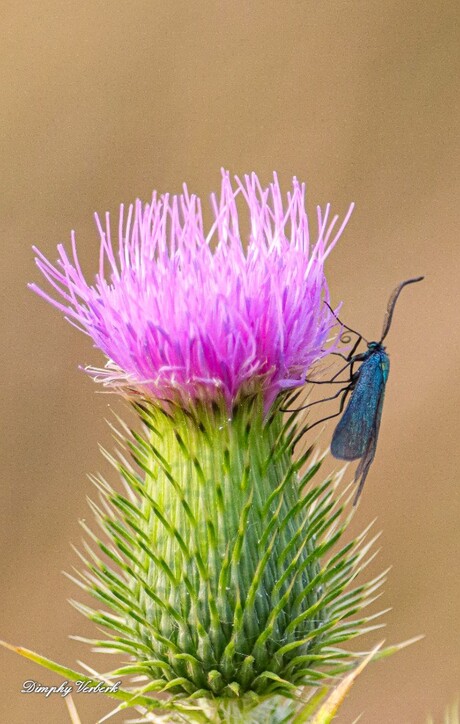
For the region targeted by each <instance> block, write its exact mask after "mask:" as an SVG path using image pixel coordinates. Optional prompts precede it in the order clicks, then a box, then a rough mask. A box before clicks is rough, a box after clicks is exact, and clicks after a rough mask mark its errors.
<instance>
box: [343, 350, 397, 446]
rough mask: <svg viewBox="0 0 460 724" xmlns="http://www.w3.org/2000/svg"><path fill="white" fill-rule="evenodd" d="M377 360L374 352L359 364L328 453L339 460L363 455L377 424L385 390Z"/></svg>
mask: <svg viewBox="0 0 460 724" xmlns="http://www.w3.org/2000/svg"><path fill="white" fill-rule="evenodd" d="M380 362H381V361H380V355H376V356H375V357H371V358H370V359H368V360H366V361H365V362H364V363H363V364H362V365H361V367H360V372H359V377H358V381H357V383H356V387H355V389H354V390H353V392H352V394H351V399H350V402H349V403H348V405H347V408H346V410H345V412H344V414H343V415H342V418H341V420H340V422H339V424H338V425H337V427H336V428H335V430H334V434H333V436H332V442H331V453H332V455H333V456H334V457H335V458H338V459H339V460H356V459H357V458H361V457H363V455H364V454H365V453H366V450H368V448H369V445H370V443H371V440H372V436H373V433H375V429H376V425H377V427H378V425H380V418H381V415H382V405H383V396H384V393H385V378H384V375H383V370H382V367H381V363H380ZM376 442H377V441H376Z"/></svg>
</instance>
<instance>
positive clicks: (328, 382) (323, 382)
mask: <svg viewBox="0 0 460 724" xmlns="http://www.w3.org/2000/svg"><path fill="white" fill-rule="evenodd" d="M351 364H353V360H352V359H349V360H348V362H347V364H346V365H344V366H343V367H342V368H341V369H340V370H339V371H338V372H336V373H335V375H334V376H333V377H331V379H330V380H308V379H306V380H305V382H309V383H310V384H312V385H331V384H336V385H343V383H344V381H345V380H337V377H338V376H339V375H341V374H342V372H344V371H345V370H346V369H347V367H349V366H350V365H351Z"/></svg>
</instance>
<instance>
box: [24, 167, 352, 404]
mask: <svg viewBox="0 0 460 724" xmlns="http://www.w3.org/2000/svg"><path fill="white" fill-rule="evenodd" d="M211 202H212V207H213V212H214V222H213V224H212V226H211V228H210V230H209V231H208V233H207V234H205V231H204V227H203V218H202V212H201V204H200V200H199V199H198V198H197V197H196V196H194V195H190V194H189V193H188V190H187V187H186V186H185V185H184V190H183V193H182V194H181V195H180V196H169V195H168V194H165V195H164V196H161V197H158V196H157V194H156V193H154V194H153V197H152V201H151V203H150V204H144V205H143V204H142V203H141V202H140V201H139V200H137V201H136V203H135V204H134V205H131V206H130V207H129V208H128V211H127V213H125V209H124V207H123V206H121V211H120V218H119V227H118V247H115V246H114V244H113V243H112V238H111V230H110V219H109V215H108V214H106V217H105V226H104V225H103V223H102V222H101V221H100V220H99V218H98V217H97V216H96V223H97V225H98V229H99V233H100V236H101V246H100V262H99V271H98V273H97V275H96V278H95V282H94V284H92V285H90V284H88V282H87V281H86V280H85V278H84V275H83V273H82V271H81V268H80V265H79V262H78V257H77V251H76V244H75V235H74V233H72V242H71V246H72V252H71V255H70V256H69V255H68V254H67V252H66V251H65V249H64V247H63V246H62V245H60V246H58V252H59V260H58V262H57V264H56V265H53V264H51V263H50V262H49V261H48V260H47V259H46V258H45V257H44V256H43V254H42V253H41V252H40V251H38V250H37V249H35V251H36V254H37V257H36V262H37V266H38V267H39V269H40V271H41V272H42V273H43V275H44V276H45V278H46V279H47V280H48V282H49V283H50V284H51V286H52V287H53V288H54V290H55V292H57V293H58V295H59V296H60V297H61V298H62V300H61V301H58V300H57V299H55V298H53V297H52V296H49V295H48V294H46V293H45V292H44V291H42V290H41V289H40V288H39V287H37V286H36V285H35V284H32V285H30V286H31V288H32V289H33V290H34V291H36V292H37V293H38V294H40V295H41V296H42V297H44V298H45V299H47V300H48V301H49V302H51V303H52V304H53V305H54V306H56V307H57V308H58V309H60V310H61V311H63V312H64V313H65V315H66V317H67V318H68V320H69V321H70V322H72V323H73V324H75V325H76V326H77V327H78V328H79V329H81V330H82V331H84V332H86V333H87V334H89V336H90V337H92V339H93V340H94V343H95V345H96V346H97V347H99V348H100V349H101V350H102V351H103V352H104V354H105V355H106V356H107V357H108V360H109V361H108V363H107V365H106V368H105V369H104V370H96V369H94V368H90V369H89V371H90V372H91V373H92V374H93V375H94V376H96V377H98V378H99V379H101V380H102V381H104V382H105V383H106V384H109V385H113V386H116V387H122V388H125V389H129V388H133V389H135V390H137V391H139V392H142V394H146V395H148V396H150V397H153V398H167V399H168V398H171V396H176V395H177V394H179V395H180V397H181V399H192V400H193V399H196V398H203V397H206V398H209V397H211V398H212V397H214V396H215V395H216V394H223V395H224V396H225V398H226V400H227V402H228V403H229V404H231V403H232V402H233V401H234V400H235V399H236V398H237V397H238V395H239V394H244V392H245V390H246V389H249V388H252V387H253V385H254V383H255V384H258V383H260V385H261V386H262V389H263V391H264V395H265V401H266V405H267V406H269V405H270V404H271V402H272V401H273V399H274V398H275V397H276V395H277V394H278V392H279V391H281V390H283V389H286V388H292V387H296V386H298V385H301V384H303V383H304V381H305V376H306V372H307V370H308V369H309V368H310V367H311V365H312V364H313V363H314V362H315V361H317V360H318V359H320V358H321V357H323V356H324V355H325V354H327V351H326V349H325V342H326V339H327V336H328V333H329V331H330V329H331V327H332V326H333V324H334V322H335V320H334V319H333V317H332V315H331V314H330V312H329V310H328V308H327V306H326V305H325V304H324V301H329V292H328V287H327V283H326V279H325V276H324V262H325V260H326V258H327V256H328V255H329V253H330V251H331V249H332V248H333V247H334V245H335V243H336V242H337V240H338V238H339V237H340V235H341V233H342V231H343V229H344V227H345V225H346V223H347V221H348V219H349V217H350V214H351V212H352V209H353V205H351V206H350V208H349V210H348V212H347V214H346V216H345V219H344V221H343V223H342V224H341V226H340V227H339V228H338V229H336V224H337V220H338V217H337V216H335V217H334V218H332V219H331V220H330V221H329V214H330V206H329V204H328V205H327V206H326V209H325V211H324V213H323V212H322V211H321V209H320V208H319V207H318V209H317V216H318V236H317V241H316V243H315V244H311V243H310V237H309V224H308V217H307V213H306V210H305V185H304V184H300V183H299V182H298V181H297V179H296V178H294V179H293V185H292V190H291V191H290V192H288V193H287V196H286V200H285V201H284V203H283V198H282V196H281V191H280V187H279V183H278V179H277V177H276V175H274V180H273V182H272V183H271V184H270V185H269V187H268V188H262V186H261V185H260V182H259V179H258V178H257V176H256V175H255V174H252V175H251V176H245V177H244V180H241V179H239V178H237V177H236V179H235V185H234V187H232V183H231V180H230V176H229V174H228V173H227V172H223V173H222V186H221V194H220V197H217V196H215V195H212V197H211ZM237 203H238V204H239V205H240V206H247V211H248V212H249V240H248V244H247V247H246V248H244V246H243V243H242V240H241V234H240V231H239V215H241V210H240V211H239V210H238V208H237Z"/></svg>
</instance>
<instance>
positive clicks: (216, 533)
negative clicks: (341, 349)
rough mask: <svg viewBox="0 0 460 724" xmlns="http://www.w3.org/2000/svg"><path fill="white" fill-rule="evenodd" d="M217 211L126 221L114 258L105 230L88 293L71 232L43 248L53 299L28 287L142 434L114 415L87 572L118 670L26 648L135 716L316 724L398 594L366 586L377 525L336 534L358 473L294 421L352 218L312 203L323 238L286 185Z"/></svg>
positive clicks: (164, 212)
mask: <svg viewBox="0 0 460 724" xmlns="http://www.w3.org/2000/svg"><path fill="white" fill-rule="evenodd" d="M211 202H212V210H213V217H214V220H213V223H212V225H211V227H210V229H209V230H208V231H207V232H205V230H204V224H203V219H202V211H201V205H200V201H199V199H198V198H197V197H196V196H194V195H191V194H189V192H188V190H187V188H186V187H185V186H184V190H183V193H182V195H180V196H169V195H164V196H161V197H159V196H157V195H156V194H154V195H153V198H152V201H151V203H148V204H145V205H143V204H142V203H141V202H140V201H137V202H136V203H135V204H134V205H133V206H130V207H129V209H128V210H127V212H126V211H125V209H124V208H123V207H121V212H120V218H119V222H118V244H116V245H115V244H114V243H113V241H112V232H111V227H110V218H109V216H108V215H107V216H106V217H105V222H104V223H103V222H102V221H100V220H99V219H96V220H97V225H98V229H99V233H100V237H101V244H100V262H99V271H98V273H97V274H96V277H95V280H94V282H93V283H92V284H90V283H88V282H87V281H86V279H85V277H84V275H83V273H82V270H81V267H80V264H79V261H78V256H77V250H76V243H75V237H74V235H73V234H72V241H71V254H70V255H69V254H68V253H67V252H66V250H65V249H64V247H63V246H59V247H58V252H59V260H58V262H57V264H52V263H50V262H49V261H48V260H47V259H46V258H45V257H44V256H43V254H41V252H39V251H38V250H36V254H37V258H36V261H37V266H38V268H39V269H40V271H41V272H42V273H43V275H44V277H45V278H46V280H47V282H48V283H49V285H50V287H51V292H50V293H48V292H45V291H44V290H42V289H41V288H39V287H38V286H36V285H35V284H32V285H31V288H32V289H33V290H34V291H36V292H37V293H38V294H40V295H41V296H42V297H44V298H45V299H47V300H48V301H50V302H51V303H52V304H53V305H54V306H55V307H57V308H58V309H59V310H61V311H62V312H63V313H64V314H65V316H66V318H67V319H68V320H69V321H70V322H71V323H72V324H74V325H75V326H76V327H77V328H78V329H80V330H82V331H83V332H85V333H86V334H87V335H89V336H90V337H91V338H92V340H93V342H94V344H95V346H96V347H98V348H99V349H100V350H102V352H103V353H104V355H105V356H106V358H107V362H106V364H105V367H104V368H103V369H98V368H96V367H91V368H88V372H89V374H90V375H92V376H93V378H94V379H95V380H96V381H98V382H100V383H101V384H102V385H104V386H105V387H107V388H109V389H113V390H116V391H117V392H119V393H120V394H122V395H123V396H124V397H125V398H126V400H127V401H128V403H129V404H130V405H131V406H132V408H133V409H134V410H135V412H136V413H137V416H138V421H139V424H138V426H134V429H132V430H130V429H128V427H126V426H125V425H124V424H123V423H122V422H121V421H118V425H117V435H118V447H117V449H116V451H114V452H113V453H106V455H107V457H108V459H109V460H110V462H111V463H112V465H113V467H114V468H115V469H116V471H117V475H116V476H115V482H114V484H112V483H109V482H108V481H106V480H105V479H103V478H100V477H99V478H96V477H95V478H94V479H93V480H94V483H95V485H96V487H97V490H98V498H97V500H96V501H95V502H93V503H91V507H92V510H93V513H94V518H95V522H96V525H95V526H93V527H87V526H86V524H84V528H85V532H86V538H87V540H86V543H85V544H84V548H83V550H82V551H81V552H80V553H79V555H80V557H81V561H82V564H83V568H82V571H81V573H80V575H79V576H77V577H75V578H74V580H75V582H76V583H77V584H78V585H79V586H80V587H81V588H83V590H84V591H85V594H84V595H85V598H84V602H82V603H80V602H78V603H77V602H75V603H74V605H75V606H76V607H77V608H78V609H79V610H80V611H81V612H82V613H83V614H84V615H85V616H87V617H88V618H90V619H91V620H92V621H94V622H95V623H96V624H97V626H98V627H99V629H102V630H103V631H105V634H104V635H103V637H102V638H95V639H94V640H91V641H90V642H89V643H90V644H91V646H92V647H93V648H94V649H96V650H99V651H104V652H107V651H109V652H113V653H114V654H118V655H119V658H118V660H117V665H116V668H114V670H112V671H110V672H105V673H102V674H99V675H98V676H96V675H95V674H94V670H93V669H91V670H90V669H89V671H90V672H91V675H90V676H88V673H87V672H86V674H82V673H81V672H78V671H77V672H76V671H74V670H73V669H69V668H67V667H65V666H61V665H58V664H55V663H54V662H50V661H49V660H47V659H44V658H43V657H39V656H37V655H36V654H32V653H31V652H24V650H21V653H25V655H28V656H29V658H33V659H35V660H36V661H38V662H39V663H41V664H43V665H45V666H48V667H49V668H52V669H54V670H55V671H59V672H60V673H61V674H62V675H63V676H65V677H66V678H68V679H71V680H72V679H73V680H75V679H76V677H79V678H83V679H85V678H86V679H87V680H93V681H94V680H100V681H102V682H105V683H106V684H111V683H113V682H118V681H120V680H121V681H122V682H123V684H122V686H121V687H118V688H117V687H112V688H114V689H116V690H115V691H109V692H106V693H108V694H109V695H110V696H115V697H116V698H118V699H119V700H120V701H121V705H120V706H121V707H134V708H136V709H137V710H138V712H140V717H141V719H139V721H141V720H142V721H158V719H161V720H162V721H168V722H169V721H170V722H173V721H203V722H204V721H205V722H252V721H254V722H282V721H283V722H288V721H293V722H302V721H310V718H309V717H313V716H316V715H314V714H313V711H314V709H315V706H316V705H317V704H319V702H320V699H321V698H322V697H323V696H324V695H325V694H326V693H327V691H328V690H329V688H330V687H333V686H334V685H336V684H337V683H338V682H339V685H340V683H341V685H342V688H343V686H344V682H346V681H347V679H345V678H344V677H345V676H346V674H347V672H348V671H349V670H353V669H354V668H355V667H356V666H357V665H358V664H359V663H360V662H362V661H363V659H364V656H365V653H363V652H357V653H353V651H352V650H351V649H350V648H349V647H344V646H343V644H344V643H345V642H347V641H348V640H350V639H352V638H354V637H356V636H358V635H360V634H362V633H363V632H365V631H367V630H369V629H370V628H372V624H371V623H370V620H371V619H372V618H373V616H368V615H365V614H364V613H363V612H362V609H363V608H364V607H365V606H366V605H367V604H369V603H370V602H371V600H373V598H374V596H375V592H376V590H377V589H378V587H379V586H380V585H381V583H382V581H383V574H382V575H381V576H379V577H378V578H376V579H374V580H371V581H363V580H361V576H360V573H361V571H362V569H363V567H364V566H365V564H366V562H367V560H368V558H369V548H370V545H371V542H368V541H367V538H366V532H367V531H365V532H364V533H363V534H362V535H360V536H359V537H358V538H357V539H355V540H348V542H346V543H344V542H343V540H342V535H343V533H344V530H345V528H346V526H347V523H348V521H349V519H350V516H351V512H350V511H351V506H350V504H349V498H350V497H351V496H352V491H350V490H349V488H347V487H346V486H345V485H343V484H342V482H341V480H342V475H343V471H340V472H338V473H336V474H333V475H330V476H327V477H323V478H321V476H320V474H319V471H320V468H321V463H322V460H323V457H324V456H322V455H321V454H319V453H318V452H317V451H315V450H314V449H313V447H312V446H311V443H312V440H309V439H308V421H306V420H305V418H304V417H303V415H304V413H301V414H299V413H297V412H291V413H289V414H283V412H282V411H281V410H280V408H284V407H287V406H289V407H291V406H292V404H293V403H294V401H295V399H296V398H297V397H298V396H299V395H300V394H303V392H304V386H305V380H306V378H307V374H308V372H309V371H310V370H311V368H312V366H313V365H318V363H319V362H320V361H321V360H324V358H326V357H327V356H328V355H330V354H331V353H332V352H334V351H335V350H336V348H337V344H338V340H337V336H336V335H334V334H333V328H334V326H335V325H336V320H335V317H334V316H333V314H332V312H331V311H330V309H329V307H328V305H327V304H325V302H328V303H329V302H330V298H329V290H328V285H327V282H326V278H325V272H324V266H325V261H326V259H327V257H328V255H329V253H330V252H331V250H332V249H333V248H334V245H335V244H336V242H337V240H338V239H339V237H340V235H341V234H342V232H343V230H344V228H345V225H346V223H347V221H348V219H349V216H350V214H351V211H352V206H350V208H349V210H348V212H347V214H346V216H345V218H344V220H343V222H342V223H338V217H337V216H334V217H333V218H330V207H329V205H328V206H327V207H326V209H325V210H324V212H323V211H322V210H321V209H319V208H318V210H317V232H316V238H315V240H314V241H312V240H311V239H310V230H309V229H310V225H309V220H308V217H307V213H306V210H305V187H304V185H303V184H300V183H299V182H298V181H297V180H296V179H294V180H293V184H292V189H291V190H290V192H288V193H287V196H286V198H283V196H282V194H281V191H280V187H279V183H278V180H277V178H276V176H274V179H273V182H272V183H271V184H270V185H269V187H268V188H263V187H262V186H261V185H260V183H259V180H258V178H257V177H256V176H255V175H251V176H248V177H245V178H244V179H242V180H240V179H238V178H236V180H235V181H234V182H233V183H232V181H231V180H230V177H229V175H228V173H223V174H222V187H221V193H220V196H212V197H211ZM242 215H243V216H244V219H245V223H246V222H247V220H248V221H249V227H248V228H249V232H248V239H247V243H243V240H242V236H243V234H242V233H241V232H240V221H241V217H242ZM302 445H303V447H302ZM305 448H306V449H305ZM302 450H304V451H303V452H302ZM299 451H300V452H299ZM358 576H359V578H358ZM357 578H358V580H357ZM86 594H89V596H91V597H92V599H93V601H94V602H93V604H92V605H91V606H90V605H89V604H88V600H90V599H89V598H88V596H86ZM365 661H367V659H365ZM160 692H161V693H163V694H165V696H163V697H160V699H158V698H156V694H158V693H160ZM334 706H335V704H334V703H333V702H332V703H331V705H330V707H329V709H328V711H329V714H328V715H326V714H325V715H324V717H323V718H321V719H320V718H317V719H316V721H318V722H319V721H329V720H330V717H331V712H332V711H333V710H335V709H334ZM326 708H327V707H326ZM323 711H326V709H324V703H323ZM155 712H157V713H155ZM158 712H159V713H158ZM327 716H329V719H328V718H327ZM311 720H312V721H313V719H311Z"/></svg>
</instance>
